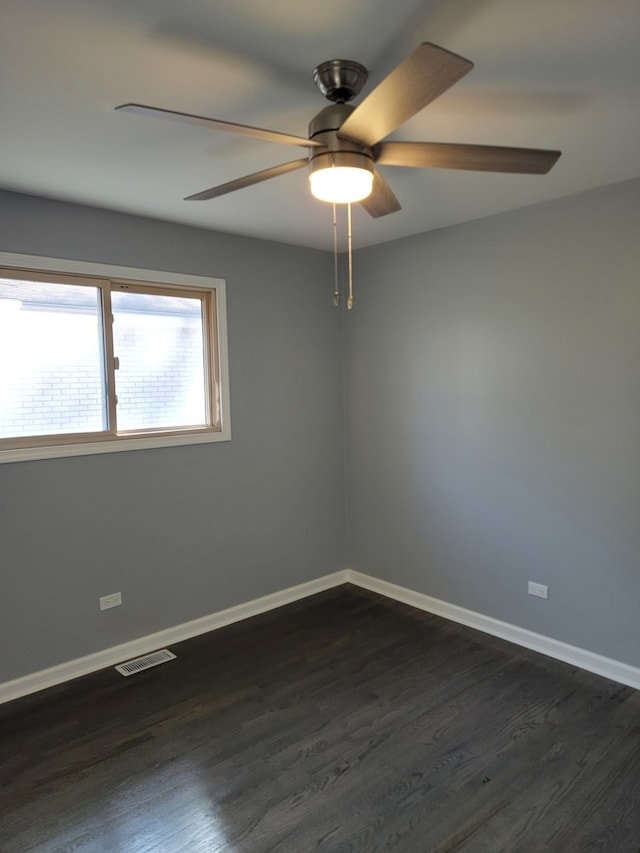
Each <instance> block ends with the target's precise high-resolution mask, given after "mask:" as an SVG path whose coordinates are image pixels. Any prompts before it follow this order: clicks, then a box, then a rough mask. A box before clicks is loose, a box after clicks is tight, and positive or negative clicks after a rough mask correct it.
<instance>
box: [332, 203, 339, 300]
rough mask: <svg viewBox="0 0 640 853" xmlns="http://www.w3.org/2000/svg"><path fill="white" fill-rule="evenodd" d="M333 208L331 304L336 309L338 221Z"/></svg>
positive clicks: (334, 207) (337, 294)
mask: <svg viewBox="0 0 640 853" xmlns="http://www.w3.org/2000/svg"><path fill="white" fill-rule="evenodd" d="M332 207H333V280H334V284H333V304H334V305H335V306H336V308H337V307H338V305H340V289H339V286H338V285H339V282H338V220H337V217H336V206H335V203H334V204H333V205H332Z"/></svg>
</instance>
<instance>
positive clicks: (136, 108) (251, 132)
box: [115, 104, 320, 148]
mask: <svg viewBox="0 0 640 853" xmlns="http://www.w3.org/2000/svg"><path fill="white" fill-rule="evenodd" d="M115 109H116V110H122V111H123V112H127V113H135V114H136V115H141V116H155V117H157V118H168V119H172V120H173V121H181V122H186V123H187V124H199V125H200V126H201V127H208V128H210V129H212V130H225V131H228V132H230V133H240V134H242V135H243V136H251V137H253V138H254V139H262V140H264V141H265V142H282V143H284V144H285V145H301V146H302V147H303V148H317V147H318V146H319V145H320V143H319V142H316V141H315V140H313V139H305V138H304V137H303V136H292V135H291V134H289V133H279V132H278V131H277V130H264V128H261V127H251V126H250V125H248V124H235V123H234V122H232V121H221V120H220V119H217V118H206V117H205V116H194V115H191V114H190V113H178V112H176V111H175V110H163V109H160V108H159V107H147V106H145V105H144V104H120V106H118V107H115Z"/></svg>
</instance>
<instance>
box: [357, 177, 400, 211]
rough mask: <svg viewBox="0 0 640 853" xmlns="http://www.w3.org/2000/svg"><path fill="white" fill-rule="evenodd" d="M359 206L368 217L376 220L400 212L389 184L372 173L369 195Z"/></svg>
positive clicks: (398, 204) (398, 203)
mask: <svg viewBox="0 0 640 853" xmlns="http://www.w3.org/2000/svg"><path fill="white" fill-rule="evenodd" d="M360 204H361V205H362V207H364V209H365V210H366V211H367V213H368V214H369V216H373V218H374V219H378V218H379V217H380V216H386V215H387V214H388V213H395V212H396V210H400V202H399V201H398V199H397V198H396V196H395V194H394V192H393V190H392V189H391V187H390V186H389V184H388V183H387V182H386V181H385V179H384V178H383V177H382V175H381V174H380V172H378V171H375V170H374V173H373V189H372V191H371V195H370V196H367V198H365V199H363V200H362V201H361V202H360Z"/></svg>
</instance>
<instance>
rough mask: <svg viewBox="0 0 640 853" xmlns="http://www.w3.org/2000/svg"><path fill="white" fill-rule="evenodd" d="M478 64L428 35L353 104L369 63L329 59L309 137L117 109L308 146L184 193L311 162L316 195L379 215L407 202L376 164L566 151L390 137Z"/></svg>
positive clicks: (464, 163) (527, 158) (493, 168)
mask: <svg viewBox="0 0 640 853" xmlns="http://www.w3.org/2000/svg"><path fill="white" fill-rule="evenodd" d="M472 68H473V63H472V62H470V61H469V60H468V59H464V58H463V57H461V56H458V55H456V54H455V53H451V51H448V50H445V49H444V48H442V47H438V46H437V45H435V44H431V43H430V42H423V43H422V44H421V45H419V46H418V47H417V48H416V50H414V51H413V53H411V54H410V55H409V56H408V57H407V58H406V59H405V60H404V61H403V62H401V63H400V65H398V66H397V67H396V68H395V69H394V70H393V71H392V72H391V73H390V74H389V75H388V76H387V77H386V78H385V79H384V80H383V81H382V82H381V83H380V84H379V85H378V86H377V87H376V88H375V89H374V90H373V91H372V92H371V93H370V94H369V95H367V97H365V99H364V100H363V101H362V102H361V103H360V104H358V106H356V107H354V106H352V105H351V104H349V103H348V102H349V101H351V100H352V99H353V98H354V97H356V95H358V94H359V93H360V92H361V91H362V88H363V87H364V85H365V83H366V81H367V77H368V71H367V69H366V68H365V67H364V66H363V65H360V63H359V62H354V61H352V60H343V59H332V60H329V61H328V62H323V63H322V64H321V65H318V66H317V68H315V69H314V72H313V79H314V82H315V83H316V86H317V87H318V89H319V90H320V91H321V92H322V94H323V95H324V96H325V97H326V98H327V99H328V100H329V101H331V102H332V103H331V104H330V105H329V106H327V107H325V108H324V109H323V110H321V111H320V112H319V113H318V114H317V115H316V116H315V117H314V118H313V119H312V120H311V123H310V125H309V136H308V138H306V139H305V138H304V137H301V136H292V135H291V134H287V133H280V132H278V131H273V130H265V129H263V128H259V127H251V126H249V125H245V124H234V123H232V122H227V121H220V120H219V119H214V118H205V117H203V116H197V115H190V114H189V113H181V112H175V111H174V110H165V109H159V108H158V107H150V106H145V105H143V104H121V105H120V106H118V107H116V110H123V111H125V112H130V113H137V114H138V115H144V116H158V117H160V118H168V119H173V120H176V121H181V122H187V123H190V124H197V125H201V126H203V127H208V128H211V129H213V130H224V131H229V132H231V133H239V134H243V135H245V136H251V137H254V138H256V139H263V140H265V141H267V142H281V143H284V144H285V145H296V146H299V147H302V148H306V149H308V154H307V156H306V157H303V158H300V159H298V160H289V161H288V162H286V163H281V164H280V165H278V166H272V167H271V168H269V169H262V170H261V171H259V172H254V173H253V174H250V175H245V176H244V177H241V178H236V179H235V180H233V181H228V182H227V183H224V184H219V185H218V186H215V187H211V188H210V189H207V190H203V191H202V192H198V193H195V194H194V195H190V196H187V197H186V199H185V201H205V200H207V199H212V198H217V197H218V196H221V195H225V194H226V193H230V192H233V191H235V190H239V189H242V188H243V187H249V186H252V185H253V184H258V183H260V182H261V181H266V180H269V179H270V178H277V177H278V176H279V175H284V174H286V173H288V172H293V171H295V170H296V169H302V168H305V167H308V169H309V180H310V185H311V192H312V193H313V195H314V196H316V198H319V199H321V200H322V201H328V202H333V203H351V202H360V204H361V205H362V207H363V208H364V209H365V210H366V211H367V213H369V214H370V215H371V216H373V217H380V216H386V215H387V214H389V213H394V212H395V211H397V210H400V202H399V201H398V199H397V198H396V196H395V195H394V193H393V190H392V189H391V187H390V186H389V184H388V183H387V181H386V180H385V178H384V177H383V176H382V174H381V173H380V171H379V170H378V169H377V168H376V167H377V166H408V167H413V168H438V169H468V170H472V171H487V172H514V173H518V172H519V173H524V174H545V173H546V172H548V171H549V169H551V167H552V166H553V165H554V163H555V162H556V160H557V159H558V157H560V152H559V151H549V150H543V149H537V148H509V147H502V146H495V145H465V144H459V143H449V142H394V141H388V142H385V141H384V139H385V137H387V136H388V135H389V134H390V133H392V132H393V131H394V130H395V129H396V128H397V127H399V126H400V125H401V124H403V123H404V122H405V121H407V120H408V119H410V118H411V117H412V116H414V115H415V114H416V113H417V112H419V111H420V110H421V109H423V107H426V106H427V104H429V103H431V101H433V100H435V99H436V98H437V97H438V96H439V95H441V94H442V93H443V92H445V91H446V90H447V89H449V88H450V87H451V86H453V84H454V83H456V82H457V81H458V80H459V79H460V78H461V77H463V76H464V75H465V74H467V73H468V72H469V71H471V69H472Z"/></svg>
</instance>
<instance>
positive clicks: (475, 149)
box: [373, 142, 561, 175]
mask: <svg viewBox="0 0 640 853" xmlns="http://www.w3.org/2000/svg"><path fill="white" fill-rule="evenodd" d="M373 153H374V159H375V161H376V163H378V164H381V165H384V166H413V167H416V168H422V169H470V170H472V171H477V172H520V173H522V174H528V175H545V174H546V173H547V172H548V171H549V169H550V168H551V167H552V166H553V164H554V163H555V162H556V160H557V159H558V157H560V153H561V152H560V151H546V150H544V149H541V148H505V147H502V146H499V145H459V144H457V143H455V142H381V143H380V144H379V145H376V146H375V148H374V152H373Z"/></svg>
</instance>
